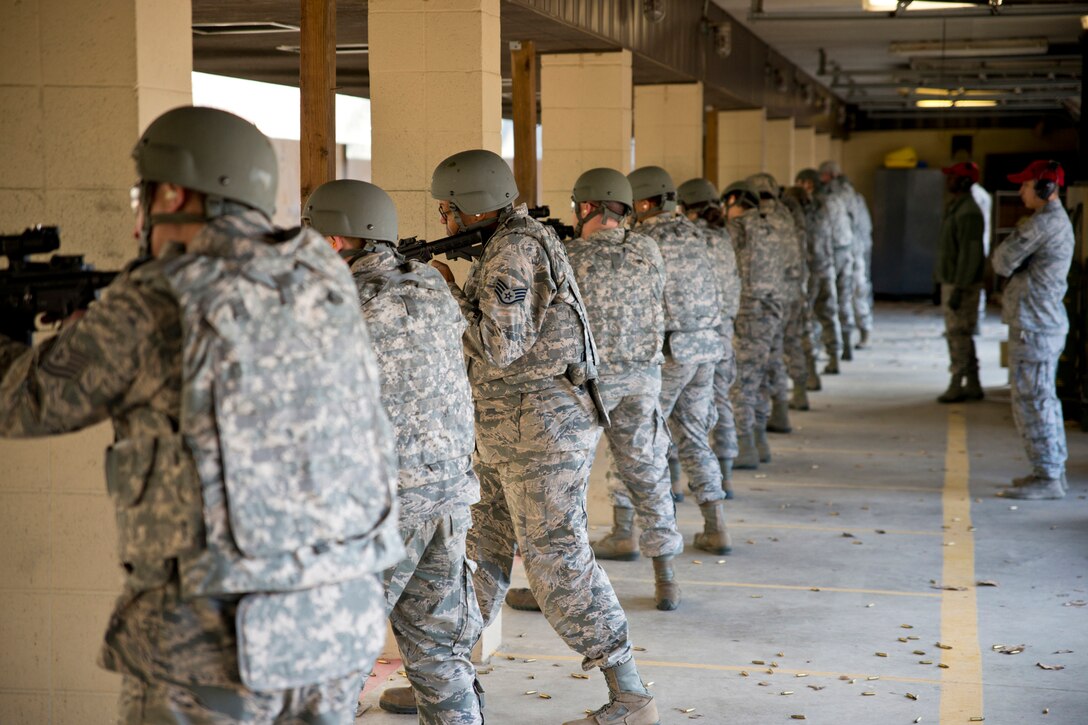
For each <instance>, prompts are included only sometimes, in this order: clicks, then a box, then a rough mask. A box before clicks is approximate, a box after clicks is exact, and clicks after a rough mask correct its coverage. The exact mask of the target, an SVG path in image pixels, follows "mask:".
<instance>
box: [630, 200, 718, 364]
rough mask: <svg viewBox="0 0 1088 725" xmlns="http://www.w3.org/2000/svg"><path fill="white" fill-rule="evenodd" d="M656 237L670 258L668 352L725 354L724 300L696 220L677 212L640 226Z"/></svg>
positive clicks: (680, 357) (678, 355)
mask: <svg viewBox="0 0 1088 725" xmlns="http://www.w3.org/2000/svg"><path fill="white" fill-rule="evenodd" d="M637 231H640V232H642V233H644V234H647V235H648V236H651V237H653V238H654V240H656V241H657V246H658V249H660V250H661V257H662V259H664V261H665V272H666V274H665V328H666V342H665V347H666V352H667V354H669V355H670V356H671V357H672V358H673V359H674V360H676V361H677V362H680V363H685V364H701V363H705V362H716V361H717V360H719V359H720V358H721V356H722V352H723V350H722V347H721V338H720V336H719V334H718V332H717V328H718V325H719V324H721V311H722V300H721V291H720V290H719V285H718V278H717V274H716V273H715V271H714V263H713V261H712V259H711V256H710V248H709V245H708V244H707V242H706V238H705V237H704V236H703V232H701V231H699V230H698V229H697V228H696V227H695V225H694V224H692V223H691V222H690V221H688V220H687V219H686V218H683V217H676V218H675V219H669V220H667V221H663V222H657V223H656V224H647V225H644V226H640V227H638V229H637Z"/></svg>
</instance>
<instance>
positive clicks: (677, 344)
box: [627, 166, 732, 554]
mask: <svg viewBox="0 0 1088 725" xmlns="http://www.w3.org/2000/svg"><path fill="white" fill-rule="evenodd" d="M627 178H628V180H629V181H630V182H631V189H632V191H633V193H634V198H635V215H636V218H637V220H638V223H637V224H636V225H635V227H634V229H635V231H637V232H639V233H641V234H645V235H646V236H648V237H651V238H652V239H653V240H654V241H656V242H657V246H658V248H659V249H660V250H661V256H662V258H663V259H664V260H665V364H664V366H663V367H662V370H661V411H662V412H663V413H664V414H665V416H667V417H668V419H669V430H670V431H671V432H672V435H673V439H674V440H675V441H676V448H677V452H678V453H679V455H680V462H681V464H682V465H683V467H684V472H685V473H686V474H687V479H688V488H689V490H690V491H691V492H692V494H693V495H694V496H695V500H696V502H698V504H699V509H700V511H701V512H702V514H703V521H704V526H703V531H702V533H700V534H696V535H695V541H694V546H695V548H697V549H702V550H704V551H709V552H712V553H716V554H727V553H729V552H730V551H731V549H732V546H731V544H730V541H729V534H728V532H727V531H726V528H725V509H724V506H723V504H722V499H723V498H725V492H724V491H723V490H722V470H721V466H720V465H719V464H718V461H717V459H716V458H715V456H714V451H713V450H712V449H711V448H710V442H709V441H710V431H711V429H712V428H713V427H714V422H715V419H716V417H717V412H716V411H715V409H714V369H715V368H716V367H717V364H718V361H719V360H721V358H722V342H721V334H720V333H719V331H718V327H719V326H720V325H721V311H722V301H721V291H720V285H719V281H718V278H717V275H716V274H715V273H714V263H713V260H712V258H711V256H710V247H709V244H708V243H707V238H706V236H705V235H704V233H703V232H701V231H699V229H698V228H697V227H696V226H695V225H694V224H693V223H692V222H691V221H689V220H688V219H687V217H684V216H682V215H680V214H679V213H677V211H676V205H677V203H676V185H675V184H674V183H673V180H672V177H670V176H669V174H668V172H666V171H665V170H664V169H662V168H661V167H659V166H643V167H642V168H640V169H635V170H634V171H632V172H631V173H630V174H628V176H627Z"/></svg>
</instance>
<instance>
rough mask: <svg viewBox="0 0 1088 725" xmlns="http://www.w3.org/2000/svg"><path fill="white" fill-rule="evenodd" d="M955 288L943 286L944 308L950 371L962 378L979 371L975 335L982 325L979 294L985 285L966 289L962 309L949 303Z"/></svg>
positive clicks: (942, 298)
mask: <svg viewBox="0 0 1088 725" xmlns="http://www.w3.org/2000/svg"><path fill="white" fill-rule="evenodd" d="M954 289H955V286H954V285H950V284H942V285H941V309H942V310H944V336H945V339H946V340H947V341H948V359H949V363H950V364H949V366H948V370H949V372H951V373H952V375H953V376H954V377H956V378H959V379H962V378H963V377H964V376H966V375H967V374H968V373H977V372H978V357H977V356H976V355H975V338H974V334H975V328H976V327H977V326H978V297H979V293H980V291H981V290H982V285H974V286H972V287H971V288H970V289H968V290H965V291H964V295H963V298H962V300H961V302H960V306H959V309H958V310H953V309H952V308H951V307H949V306H948V298H949V297H950V296H951V295H952V290H954Z"/></svg>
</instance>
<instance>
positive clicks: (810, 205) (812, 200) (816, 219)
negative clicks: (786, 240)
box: [801, 195, 835, 275]
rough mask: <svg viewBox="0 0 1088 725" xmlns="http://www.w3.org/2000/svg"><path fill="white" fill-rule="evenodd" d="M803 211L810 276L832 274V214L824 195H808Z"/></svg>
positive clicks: (803, 201) (833, 252)
mask: <svg viewBox="0 0 1088 725" xmlns="http://www.w3.org/2000/svg"><path fill="white" fill-rule="evenodd" d="M801 209H802V211H803V212H804V215H805V239H806V241H807V242H808V250H807V251H808V269H809V274H810V275H817V274H820V273H823V274H824V275H827V274H830V273H832V271H833V270H834V269H835V249H834V246H833V242H832V238H833V236H834V234H833V230H832V224H831V212H830V210H829V209H828V206H827V203H826V199H825V198H824V197H823V196H822V195H814V196H808V195H806V196H805V198H803V200H802V201H801Z"/></svg>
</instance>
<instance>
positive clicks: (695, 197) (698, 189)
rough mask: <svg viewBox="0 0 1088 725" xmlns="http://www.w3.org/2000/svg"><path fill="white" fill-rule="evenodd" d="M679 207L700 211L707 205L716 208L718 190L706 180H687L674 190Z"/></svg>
mask: <svg viewBox="0 0 1088 725" xmlns="http://www.w3.org/2000/svg"><path fill="white" fill-rule="evenodd" d="M676 196H677V198H678V200H679V202H680V205H681V206H683V207H684V208H685V209H701V208H702V207H704V206H706V205H707V204H711V205H713V206H717V205H718V204H719V203H720V202H719V200H718V190H717V189H716V188H714V184H712V183H710V181H708V180H707V179H702V178H695V179H688V180H687V181H685V182H684V183H683V184H680V187H679V188H678V189H677V190H676Z"/></svg>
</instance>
